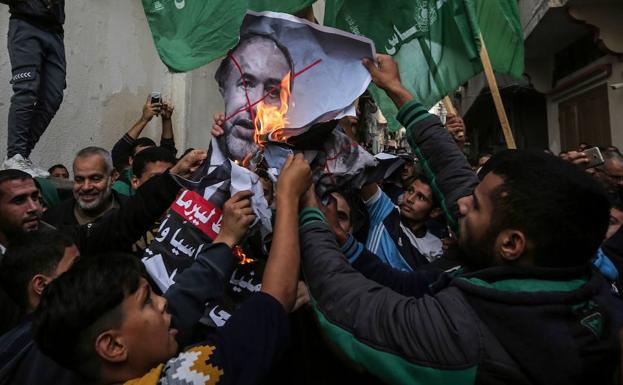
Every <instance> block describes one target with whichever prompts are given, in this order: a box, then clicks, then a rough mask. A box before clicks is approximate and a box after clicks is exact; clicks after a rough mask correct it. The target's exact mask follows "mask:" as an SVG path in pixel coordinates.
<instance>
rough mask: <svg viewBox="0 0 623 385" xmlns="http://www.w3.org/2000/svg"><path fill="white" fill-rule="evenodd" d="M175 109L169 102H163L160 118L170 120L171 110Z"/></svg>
mask: <svg viewBox="0 0 623 385" xmlns="http://www.w3.org/2000/svg"><path fill="white" fill-rule="evenodd" d="M174 110H175V106H174V105H173V104H171V103H169V102H165V103H164V104H163V105H162V109H161V113H160V115H161V116H162V120H171V116H172V115H173V111H174Z"/></svg>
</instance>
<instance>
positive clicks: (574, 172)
mask: <svg viewBox="0 0 623 385" xmlns="http://www.w3.org/2000/svg"><path fill="white" fill-rule="evenodd" d="M364 64H365V65H366V67H367V68H368V69H369V71H370V72H371V75H372V79H373V81H374V82H375V84H376V85H378V86H379V87H380V88H382V89H384V90H385V91H386V93H387V94H388V96H389V97H390V98H391V99H392V100H393V101H394V103H395V104H396V105H397V106H398V107H399V109H400V111H399V114H398V120H399V121H401V123H403V125H404V126H405V127H407V131H408V135H409V142H410V144H411V146H412V148H413V149H414V150H416V151H419V152H420V153H421V154H422V156H423V159H422V162H424V163H425V166H428V167H424V169H427V168H428V169H429V170H430V172H431V173H434V174H433V175H429V177H430V180H431V181H434V182H431V183H432V184H433V186H432V187H433V188H434V190H435V192H440V193H441V194H442V195H443V197H441V198H443V199H445V205H444V209H446V212H447V216H448V220H449V222H450V224H451V225H453V226H454V227H456V226H457V223H456V222H455V219H454V218H457V216H458V218H459V222H458V226H460V230H461V231H460V234H461V238H460V247H461V250H462V252H463V255H462V262H463V265H464V266H465V269H466V270H465V271H464V272H462V273H460V274H458V275H457V276H455V277H445V279H444V280H440V281H438V282H437V283H436V284H435V285H434V286H435V287H433V288H432V291H433V295H432V296H424V297H421V298H419V299H413V298H410V297H406V296H403V295H401V294H399V293H397V292H396V291H392V290H390V289H389V288H387V287H383V286H380V285H379V284H377V283H375V282H372V281H370V280H367V279H366V278H364V277H363V276H361V275H359V274H356V273H355V272H354V271H353V269H352V267H350V265H349V264H348V262H346V261H345V260H344V259H343V258H342V254H341V252H340V250H339V249H338V248H337V245H336V243H335V237H334V235H333V234H332V232H331V231H330V228H329V227H328V226H327V225H326V224H325V223H323V222H324V221H323V219H322V218H319V220H316V221H313V222H312V221H310V222H307V223H304V224H303V226H302V230H301V247H302V250H303V256H302V258H303V259H302V261H303V262H302V263H303V270H304V272H305V275H306V277H307V279H308V281H307V283H308V286H309V289H310V294H311V296H312V298H313V301H312V303H314V304H316V306H317V307H318V310H319V314H322V316H321V318H320V322H321V324H322V325H323V326H324V328H325V329H326V331H327V333H328V334H329V336H331V337H332V339H333V341H334V342H336V343H337V344H338V345H339V346H340V347H342V349H343V351H344V352H345V353H346V354H347V355H348V356H349V357H350V358H351V359H353V360H355V362H356V363H358V364H360V365H363V366H365V367H367V369H368V370H370V371H372V372H373V373H374V374H376V375H378V376H379V377H381V378H382V379H383V380H385V381H386V382H388V383H412V384H413V383H422V384H424V383H426V384H431V383H492V382H495V381H497V380H499V379H503V380H501V381H503V382H505V383H544V384H545V383H547V384H584V383H611V382H612V381H613V379H614V375H615V369H616V367H617V366H618V364H619V363H620V362H618V360H619V343H618V331H619V329H620V328H621V326H622V324H623V314H621V306H620V304H621V302H620V298H618V297H615V296H614V295H613V294H612V293H611V291H610V286H609V284H608V283H607V282H606V281H605V280H604V278H603V276H601V274H599V273H598V272H596V271H595V270H593V269H591V265H590V261H591V260H592V258H593V256H594V255H595V252H596V251H597V248H598V247H599V245H600V244H601V242H602V240H603V236H604V234H605V232H606V228H607V225H608V209H609V202H608V199H607V196H606V195H605V193H604V191H603V190H602V189H601V188H600V187H599V185H597V184H596V183H594V181H593V180H592V179H590V177H589V176H588V175H586V174H585V173H583V172H582V171H581V170H579V169H577V168H576V167H575V166H573V165H571V164H568V163H566V162H564V161H562V160H559V159H557V158H555V157H553V156H551V155H548V154H544V153H541V152H535V153H529V152H522V151H507V152H503V153H501V154H498V155H497V156H495V157H493V158H492V159H491V160H490V161H489V162H488V163H487V165H486V166H485V170H483V175H484V179H483V180H482V182H480V183H479V184H478V182H477V179H476V176H475V174H473V172H472V171H471V169H470V167H469V164H468V163H467V161H466V159H465V157H464V156H463V154H461V153H460V151H459V149H458V148H457V147H456V145H455V144H454V143H453V140H452V138H451V137H450V135H449V134H448V133H447V131H444V130H442V129H441V128H442V126H441V123H440V122H439V120H438V118H437V117H435V116H433V115H430V114H429V113H428V112H427V111H426V109H424V108H423V107H422V106H421V105H420V104H419V103H417V102H416V101H414V100H413V97H412V96H411V94H410V93H409V92H408V91H407V90H406V89H405V88H404V87H403V86H402V84H401V83H400V77H399V75H398V68H397V65H396V64H395V62H394V61H393V60H392V59H391V57H389V56H385V55H381V56H380V57H379V64H378V67H377V66H376V64H375V63H373V62H372V61H371V60H367V61H364ZM433 177H434V178H433ZM535 185H538V186H539V188H538V189H535V188H534V186H535ZM314 205H317V203H314V202H312V203H308V206H314ZM552 229H556V231H553V230H552ZM397 274H399V273H397ZM344 309H348V311H344ZM353 336H356V338H354V337H353ZM589 352H590V353H589Z"/></svg>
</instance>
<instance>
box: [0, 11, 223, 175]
mask: <svg viewBox="0 0 623 385" xmlns="http://www.w3.org/2000/svg"><path fill="white" fill-rule="evenodd" d="M66 12H67V21H66V26H65V46H66V51H67V84H68V87H67V89H66V90H65V98H64V101H63V104H62V106H61V108H60V110H59V111H58V113H57V115H56V117H55V118H54V120H53V121H52V123H51V125H50V127H49V128H48V130H47V131H46V133H45V134H44V136H43V137H42V139H41V141H40V142H39V144H38V145H37V148H36V149H35V151H34V153H33V155H32V156H31V158H32V159H33V161H35V162H38V163H39V164H40V165H41V166H43V167H47V166H49V165H51V164H53V163H58V162H62V163H65V164H66V165H70V164H71V161H72V159H73V155H74V154H75V153H76V152H77V151H78V150H80V149H81V148H83V147H85V146H88V145H98V146H102V147H105V148H108V149H110V148H111V147H112V145H113V144H114V142H115V141H116V140H117V139H118V138H120V137H121V136H122V135H123V134H124V133H125V132H126V131H127V130H128V129H129V128H130V127H131V125H132V124H133V123H134V122H135V121H136V120H137V119H138V118H139V117H140V112H141V108H142V106H143V104H144V102H145V100H146V97H147V95H148V94H149V93H150V92H151V91H161V92H162V94H163V96H165V97H167V98H172V99H173V101H174V103H175V105H176V113H175V114H174V127H175V131H176V140H177V142H178V149H180V150H182V149H184V148H185V147H188V146H193V147H204V146H206V145H207V144H208V143H209V139H210V137H209V127H210V126H211V118H210V117H211V116H212V113H213V112H214V111H215V110H217V109H222V107H221V104H220V97H219V96H218V90H217V88H216V84H215V82H214V81H213V80H212V74H211V72H210V71H212V68H213V67H210V66H207V67H206V68H200V69H198V70H196V71H194V72H193V73H190V74H175V75H172V74H169V73H168V71H167V69H166V68H165V66H164V65H163V64H162V62H161V61H160V59H159V57H158V56H157V53H156V50H155V47H154V43H153V40H152V38H151V33H150V31H149V28H148V26H147V22H146V20H145V15H144V13H143V8H142V5H141V2H140V1H139V0H130V1H114V2H113V1H92V0H72V1H71V2H69V3H68V4H67V7H66ZM8 20H9V17H8V7H6V6H5V5H0V156H2V157H3V158H4V156H5V155H6V138H7V114H8V108H9V100H10V97H11V94H12V92H11V88H10V85H9V83H8V82H9V78H10V73H11V67H10V63H9V58H8V54H7V51H6V48H5V47H6V31H7V29H8ZM212 66H214V64H212ZM144 134H145V135H146V136H150V137H152V138H154V139H158V138H159V136H160V122H159V121H158V122H156V119H154V122H152V123H151V124H150V126H149V127H148V129H146V131H145V133H144Z"/></svg>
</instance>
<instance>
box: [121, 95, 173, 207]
mask: <svg viewBox="0 0 623 385" xmlns="http://www.w3.org/2000/svg"><path fill="white" fill-rule="evenodd" d="M174 109H175V108H174V107H173V105H172V104H171V103H168V102H156V101H154V102H153V103H152V100H151V97H149V98H147V101H146V102H145V105H144V106H143V112H142V114H141V117H140V118H139V120H138V121H137V122H136V123H135V124H134V125H133V126H132V128H130V131H128V132H127V133H126V134H125V135H123V137H122V138H121V139H119V140H118V141H117V143H115V145H114V146H113V148H112V151H111V156H112V161H113V166H114V167H115V170H117V171H118V172H119V178H118V180H117V181H115V183H114V184H113V190H115V191H117V192H119V193H121V194H123V195H133V190H132V188H131V185H132V183H131V181H132V170H131V166H132V163H133V159H134V157H135V156H136V154H138V153H139V152H141V151H142V150H144V149H146V148H148V147H156V143H155V142H154V141H153V140H151V139H150V138H146V137H140V136H141V133H142V132H143V130H144V129H145V127H146V126H147V124H148V123H149V122H150V121H151V120H152V119H153V118H154V116H157V115H160V117H161V118H162V134H161V136H160V147H162V148H166V149H167V150H169V151H170V152H171V154H172V155H173V156H174V157H175V155H176V154H177V149H176V148H175V140H174V138H173V121H172V116H173V110H174Z"/></svg>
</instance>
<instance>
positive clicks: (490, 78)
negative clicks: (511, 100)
mask: <svg viewBox="0 0 623 385" xmlns="http://www.w3.org/2000/svg"><path fill="white" fill-rule="evenodd" d="M480 60H481V61H482V66H483V67H484V70H485V76H486V77H487V83H489V89H490V90H491V95H492V96H493V103H494V104H495V109H496V111H497V113H498V118H499V119H500V124H501V125H502V132H503V133H504V141H505V142H506V147H507V148H510V149H516V148H517V145H516V144H515V139H514V138H513V132H512V131H511V126H510V124H509V123H508V117H507V116H506V111H505V110H504V103H502V97H501V96H500V89H499V88H498V82H497V81H496V80H495V74H494V73H493V66H491V60H490V59H489V52H487V47H486V46H485V40H484V39H483V38H482V33H481V34H480Z"/></svg>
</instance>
